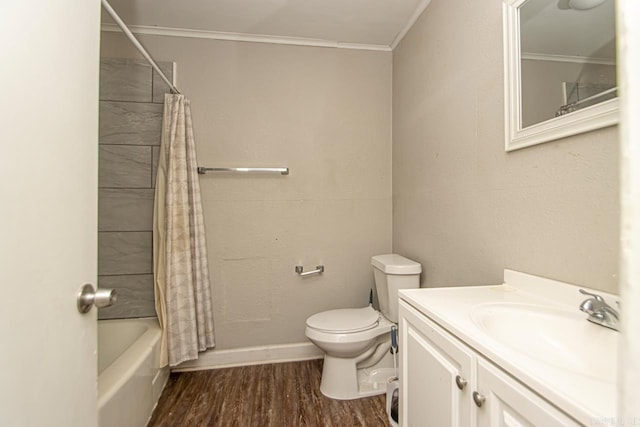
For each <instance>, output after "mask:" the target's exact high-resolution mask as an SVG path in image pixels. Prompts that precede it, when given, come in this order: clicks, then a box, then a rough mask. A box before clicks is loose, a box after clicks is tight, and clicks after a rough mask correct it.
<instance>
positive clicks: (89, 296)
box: [78, 283, 118, 314]
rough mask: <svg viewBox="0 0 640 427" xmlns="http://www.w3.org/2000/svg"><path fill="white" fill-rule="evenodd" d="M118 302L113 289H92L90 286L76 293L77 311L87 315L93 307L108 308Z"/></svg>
mask: <svg viewBox="0 0 640 427" xmlns="http://www.w3.org/2000/svg"><path fill="white" fill-rule="evenodd" d="M117 300H118V294H117V293H116V290H115V289H100V288H98V290H95V289H93V286H92V285H90V284H88V283H87V284H86V285H84V286H83V287H82V288H80V292H79V293H78V311H79V312H80V313H83V314H84V313H88V312H89V310H91V307H93V306H94V305H95V306H96V307H98V308H102V307H109V306H110V305H113V304H115V302H116V301H117Z"/></svg>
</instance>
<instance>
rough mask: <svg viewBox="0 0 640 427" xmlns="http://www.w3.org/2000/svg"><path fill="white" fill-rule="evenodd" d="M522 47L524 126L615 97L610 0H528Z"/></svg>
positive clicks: (522, 14)
mask: <svg viewBox="0 0 640 427" xmlns="http://www.w3.org/2000/svg"><path fill="white" fill-rule="evenodd" d="M574 3H576V4H577V5H578V6H577V7H581V6H582V7H588V6H589V5H591V6H592V7H590V8H586V9H585V8H576V6H575V5H573V4H574ZM572 6H573V7H572ZM520 52H521V56H520V59H521V73H522V75H521V79H522V127H527V126H531V125H533V124H536V123H540V122H543V121H545V120H548V119H551V118H553V117H557V116H560V115H564V114H568V113H571V112H573V111H577V110H580V109H582V108H585V107H589V106H591V105H594V104H597V103H599V102H602V101H606V100H608V99H612V98H614V97H615V96H616V93H615V92H616V90H615V87H616V43H615V12H614V1H613V0H604V1H602V0H580V1H576V0H574V1H569V0H560V1H559V0H529V1H527V2H526V3H525V4H524V5H523V6H522V7H521V8H520Z"/></svg>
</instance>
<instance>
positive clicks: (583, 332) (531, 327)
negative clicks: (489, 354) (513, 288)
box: [471, 303, 619, 382]
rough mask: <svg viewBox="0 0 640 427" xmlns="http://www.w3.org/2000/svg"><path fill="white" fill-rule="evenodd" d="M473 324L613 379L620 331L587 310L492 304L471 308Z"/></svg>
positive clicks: (507, 342) (514, 344)
mask: <svg viewBox="0 0 640 427" xmlns="http://www.w3.org/2000/svg"><path fill="white" fill-rule="evenodd" d="M471 319H472V320H473V322H474V323H475V325H476V326H477V327H478V328H479V329H480V330H482V331H483V332H484V333H485V334H487V335H488V336H489V337H491V338H492V339H494V340H495V341H497V342H498V343H500V344H501V345H503V346H506V347H509V348H511V349H512V350H514V351H517V352H519V353H521V354H524V355H526V356H527V357H529V358H532V359H535V360H537V361H540V362H543V363H546V364H548V365H552V366H555V367H558V368H561V369H566V370H569V371H571V372H574V373H577V374H580V375H585V376H589V377H592V378H595V379H597V380H600V381H606V382H615V380H616V361H617V349H618V335H619V334H618V333H617V332H616V331H613V330H610V329H607V328H604V327H602V326H599V325H595V324H593V323H591V322H588V321H587V320H586V319H585V315H584V313H582V312H580V311H579V310H578V308H577V307H576V309H575V310H572V311H569V310H563V309H559V308H554V307H550V306H543V305H533V304H518V303H488V304H480V305H478V306H476V307H474V309H473V310H472V311H471Z"/></svg>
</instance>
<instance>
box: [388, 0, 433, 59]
mask: <svg viewBox="0 0 640 427" xmlns="http://www.w3.org/2000/svg"><path fill="white" fill-rule="evenodd" d="M429 3H431V0H422V2H421V3H420V4H419V5H418V7H417V8H416V10H415V12H413V15H411V18H409V20H408V21H407V23H406V25H405V26H404V28H403V29H402V31H400V32H399V33H398V35H397V36H396V38H395V39H393V42H392V43H391V50H394V49H395V48H396V46H398V45H399V44H400V42H401V41H402V39H403V38H404V36H406V35H407V33H408V32H409V30H410V29H411V27H413V24H415V23H416V21H417V20H418V18H420V15H422V12H424V10H425V9H426V8H427V6H429Z"/></svg>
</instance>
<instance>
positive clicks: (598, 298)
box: [579, 289, 604, 302]
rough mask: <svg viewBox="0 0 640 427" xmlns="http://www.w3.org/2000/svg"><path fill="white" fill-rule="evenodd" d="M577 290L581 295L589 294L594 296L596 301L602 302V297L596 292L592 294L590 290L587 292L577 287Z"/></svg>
mask: <svg viewBox="0 0 640 427" xmlns="http://www.w3.org/2000/svg"><path fill="white" fill-rule="evenodd" d="M579 292H580V293H581V294H583V295H589V296H590V297H593V298H595V300H596V301H598V302H604V298H602V297H601V296H600V295H598V294H593V293H591V292H587V291H585V290H584V289H579Z"/></svg>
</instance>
